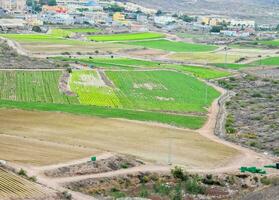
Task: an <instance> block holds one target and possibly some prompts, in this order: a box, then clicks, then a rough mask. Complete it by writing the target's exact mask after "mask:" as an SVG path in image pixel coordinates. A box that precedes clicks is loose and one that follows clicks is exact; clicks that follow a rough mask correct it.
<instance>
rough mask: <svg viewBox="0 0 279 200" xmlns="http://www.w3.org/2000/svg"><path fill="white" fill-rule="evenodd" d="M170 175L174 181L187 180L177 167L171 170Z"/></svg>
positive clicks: (186, 176) (186, 175) (185, 175)
mask: <svg viewBox="0 0 279 200" xmlns="http://www.w3.org/2000/svg"><path fill="white" fill-rule="evenodd" d="M171 174H172V175H173V177H174V178H175V179H179V180H181V181H186V180H187V179H188V178H189V176H188V174H187V173H184V171H183V169H182V168H181V167H178V166H175V168H174V169H172V170H171Z"/></svg>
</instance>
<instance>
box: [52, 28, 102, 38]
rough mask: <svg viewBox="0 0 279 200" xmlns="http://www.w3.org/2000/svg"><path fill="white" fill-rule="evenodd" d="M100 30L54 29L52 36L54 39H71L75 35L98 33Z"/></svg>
mask: <svg viewBox="0 0 279 200" xmlns="http://www.w3.org/2000/svg"><path fill="white" fill-rule="evenodd" d="M97 32H99V30H98V29H94V28H70V29H52V30H51V34H50V35H51V36H53V37H70V36H72V35H73V34H75V33H97Z"/></svg>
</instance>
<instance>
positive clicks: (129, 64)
mask: <svg viewBox="0 0 279 200" xmlns="http://www.w3.org/2000/svg"><path fill="white" fill-rule="evenodd" d="M54 59H58V60H62V61H68V62H79V63H83V64H88V65H90V66H93V67H102V68H117V69H135V68H137V67H144V68H161V69H174V70H178V71H181V72H186V73H190V74H193V75H194V76H196V77H198V78H202V79H215V78H221V77H226V76H229V75H230V73H229V72H227V71H223V70H218V69H213V68H205V67H198V66H187V65H175V64H164V63H160V62H155V61H146V60H138V59H130V58H92V59H90V58H66V57H56V58H54Z"/></svg>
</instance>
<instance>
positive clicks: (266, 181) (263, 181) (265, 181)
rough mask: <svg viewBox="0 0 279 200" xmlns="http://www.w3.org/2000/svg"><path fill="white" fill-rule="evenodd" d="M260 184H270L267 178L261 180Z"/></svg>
mask: <svg viewBox="0 0 279 200" xmlns="http://www.w3.org/2000/svg"><path fill="white" fill-rule="evenodd" d="M261 183H262V184H264V185H270V184H271V180H270V179H269V178H267V177H266V176H264V177H262V178H261Z"/></svg>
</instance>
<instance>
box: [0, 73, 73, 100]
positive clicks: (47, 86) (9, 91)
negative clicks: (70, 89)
mask: <svg viewBox="0 0 279 200" xmlns="http://www.w3.org/2000/svg"><path fill="white" fill-rule="evenodd" d="M61 74H62V72H60V71H38V72H35V71H33V72H31V71H0V83H1V84H0V99H4V100H14V101H23V102H46V103H59V104H61V103H66V104H72V103H78V99H77V98H76V97H70V96H66V95H63V94H62V93H61V92H60V91H59V89H58V85H59V79H60V76H61Z"/></svg>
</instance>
